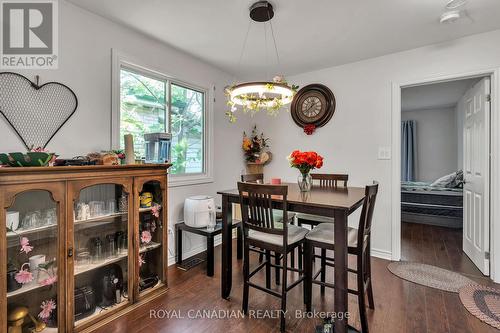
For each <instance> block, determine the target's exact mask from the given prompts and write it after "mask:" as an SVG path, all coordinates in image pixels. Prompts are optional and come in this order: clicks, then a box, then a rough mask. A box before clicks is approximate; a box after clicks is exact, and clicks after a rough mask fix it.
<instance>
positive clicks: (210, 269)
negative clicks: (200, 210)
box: [207, 235, 214, 276]
mask: <svg viewBox="0 0 500 333" xmlns="http://www.w3.org/2000/svg"><path fill="white" fill-rule="evenodd" d="M207 276H214V236H213V235H209V236H207Z"/></svg>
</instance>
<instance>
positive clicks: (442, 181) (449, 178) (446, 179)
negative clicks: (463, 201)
mask: <svg viewBox="0 0 500 333" xmlns="http://www.w3.org/2000/svg"><path fill="white" fill-rule="evenodd" d="M456 176H457V173H456V172H453V173H450V174H449V175H446V176H443V177H441V178H439V179H436V180H435V181H434V182H433V183H432V184H431V186H433V187H449V185H450V184H451V183H452V182H453V181H454V180H455V178H456Z"/></svg>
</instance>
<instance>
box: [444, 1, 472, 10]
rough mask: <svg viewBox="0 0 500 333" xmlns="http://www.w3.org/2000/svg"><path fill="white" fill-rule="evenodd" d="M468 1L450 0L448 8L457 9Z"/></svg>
mask: <svg viewBox="0 0 500 333" xmlns="http://www.w3.org/2000/svg"><path fill="white" fill-rule="evenodd" d="M466 3H467V0H450V1H448V3H447V4H446V9H457V8H460V7H462V6H465V4H466Z"/></svg>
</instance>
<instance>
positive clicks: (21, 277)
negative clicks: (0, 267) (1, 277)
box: [14, 269, 33, 284]
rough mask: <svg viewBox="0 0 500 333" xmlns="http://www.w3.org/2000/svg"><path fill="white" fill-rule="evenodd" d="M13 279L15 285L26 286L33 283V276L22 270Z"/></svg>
mask: <svg viewBox="0 0 500 333" xmlns="http://www.w3.org/2000/svg"><path fill="white" fill-rule="evenodd" d="M14 278H15V279H16V281H17V283H20V284H26V283H30V282H31V281H33V274H31V272H30V271H28V270H26V269H22V270H20V271H19V272H18V273H17V274H16V276H15V277H14Z"/></svg>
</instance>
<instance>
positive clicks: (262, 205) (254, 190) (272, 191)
mask: <svg viewBox="0 0 500 333" xmlns="http://www.w3.org/2000/svg"><path fill="white" fill-rule="evenodd" d="M238 192H239V193H240V205H241V217H242V222H243V230H244V233H245V236H247V235H248V230H249V229H251V230H256V231H261V232H265V233H269V234H275V235H282V236H283V241H284V244H287V239H286V238H287V234H288V233H287V231H288V223H275V222H274V217H273V206H272V201H273V197H274V199H276V196H278V197H279V199H280V200H282V202H283V216H287V194H288V186H286V185H263V184H253V183H243V182H238Z"/></svg>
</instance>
